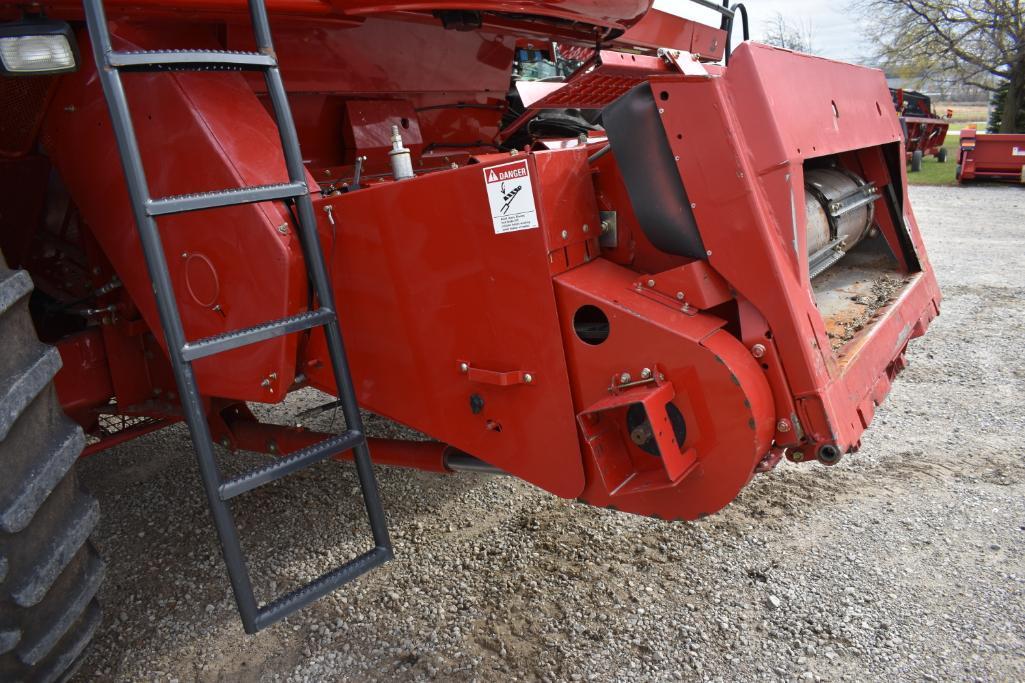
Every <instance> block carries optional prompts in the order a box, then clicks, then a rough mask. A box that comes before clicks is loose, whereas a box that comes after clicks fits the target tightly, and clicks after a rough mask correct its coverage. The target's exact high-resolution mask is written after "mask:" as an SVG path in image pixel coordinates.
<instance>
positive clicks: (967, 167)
mask: <svg viewBox="0 0 1025 683" xmlns="http://www.w3.org/2000/svg"><path fill="white" fill-rule="evenodd" d="M957 178H958V180H959V181H961V182H965V181H970V180H977V179H978V180H1003V181H1010V182H1020V183H1025V134H1014V133H1002V134H990V133H977V132H976V131H974V130H971V129H967V130H963V131H961V156H960V159H959V161H958V176H957Z"/></svg>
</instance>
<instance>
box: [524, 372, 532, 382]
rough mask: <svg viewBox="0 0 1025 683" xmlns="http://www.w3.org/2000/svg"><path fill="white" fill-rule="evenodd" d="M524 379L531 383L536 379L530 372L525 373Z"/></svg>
mask: <svg viewBox="0 0 1025 683" xmlns="http://www.w3.org/2000/svg"><path fill="white" fill-rule="evenodd" d="M523 381H524V382H526V383H527V384H530V383H532V382H533V381H534V376H533V375H532V374H530V373H529V372H528V373H527V374H525V375H523Z"/></svg>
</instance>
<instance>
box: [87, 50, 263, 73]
mask: <svg viewBox="0 0 1025 683" xmlns="http://www.w3.org/2000/svg"><path fill="white" fill-rule="evenodd" d="M107 64H109V65H110V66H112V67H115V68H117V69H126V70H135V71H161V70H166V69H183V70H184V69H217V68H218V67H225V68H230V69H243V70H247V71H249V70H258V69H267V68H270V67H273V66H277V61H276V60H275V59H274V58H273V57H271V56H270V55H265V54H262V53H260V52H235V51H232V50H135V51H131V52H109V53H107Z"/></svg>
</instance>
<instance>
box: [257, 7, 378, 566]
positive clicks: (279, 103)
mask: <svg viewBox="0 0 1025 683" xmlns="http://www.w3.org/2000/svg"><path fill="white" fill-rule="evenodd" d="M250 12H251V14H252V15H253V28H254V34H255V35H256V41H257V47H258V49H260V50H261V51H270V52H271V53H273V51H274V46H273V44H272V42H271V37H270V27H269V23H268V21H267V13H266V8H265V7H264V3H263V0H250ZM264 78H265V81H266V84H267V92H268V95H269V97H270V101H271V105H272V108H273V110H274V118H275V120H276V121H277V124H278V130H279V132H280V135H281V148H282V152H283V153H284V156H285V167H286V170H287V171H288V177H289V181H291V182H306V168H305V166H304V165H303V163H302V157H301V154H300V151H299V137H298V135H297V134H296V130H295V121H294V119H293V117H292V110H291V108H290V107H289V105H288V95H287V93H286V91H285V86H284V83H283V82H282V80H281V71H280V69H279V68H278V67H277V66H274V67H271V68H269V69H267V70H266V71H265V72H264ZM296 208H297V213H298V219H299V226H298V227H299V232H300V236H301V240H300V242H301V243H302V247H303V256H304V258H305V260H306V268H307V270H308V271H309V273H310V277H311V279H312V281H313V282H312V284H313V288H314V292H315V293H316V294H317V297H318V299H319V300H320V305H321V306H323V307H325V308H329V309H331V310H332V311H335V312H336V316H335V321H334V322H332V323H329V324H327V325H325V328H324V331H325V334H326V336H327V346H328V352H329V354H330V356H331V367H332V371H333V374H334V380H335V385H336V386H337V388H338V398H339V399H340V400H341V404H342V414H343V415H344V416H345V424H346V427H347V428H349V429H355V430H358V431H360V432H362V433H365V430H364V428H363V419H362V417H361V415H360V412H359V403H358V402H357V400H356V392H355V390H354V388H353V386H352V378H351V376H350V374H349V371H348V364H347V362H346V358H347V356H346V354H345V344H344V342H343V340H342V333H341V322H340V319H339V318H338V316H337V311H338V309H337V308H336V306H335V302H334V291H333V289H332V287H331V281H330V279H329V278H328V275H327V269H326V267H325V264H324V252H323V249H322V247H321V243H320V235H319V233H318V231H317V219H316V215H315V214H314V211H313V200H312V199H311V198H310V194H309V190H307V193H306V194H304V195H302V196H300V197H297V198H296ZM353 460H354V461H355V463H356V474H357V476H358V478H359V482H360V487H361V488H362V490H363V499H364V504H365V506H366V510H367V516H368V517H369V519H370V528H371V532H372V533H373V536H374V543H375V544H376V545H377V547H380V548H383V549H385V550H387V551H388V554H389V556H390V555H391V541H390V539H389V537H388V522H387V519H386V518H385V515H384V514H383V507H382V504H381V496H380V492H379V490H378V487H377V481H376V478H375V477H374V473H373V466H372V465H371V461H370V449H369V447H368V445H367V443H366V441H364V442H362V443H361V444H360V445H359V446H357V447H356V448H355V449H354V450H353Z"/></svg>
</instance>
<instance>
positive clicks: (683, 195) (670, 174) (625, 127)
mask: <svg viewBox="0 0 1025 683" xmlns="http://www.w3.org/2000/svg"><path fill="white" fill-rule="evenodd" d="M602 120H603V122H604V124H605V132H606V133H607V134H608V136H609V142H610V143H611V144H612V153H613V154H615V155H616V163H618V164H619V170H620V171H621V173H622V175H623V182H624V183H626V189H627V192H628V193H629V194H630V203H631V204H633V209H634V213H635V214H636V215H637V220H638V222H639V223H640V224H641V229H642V230H643V231H644V234H645V235H646V236H647V237H648V239H649V240H651V243H652V244H654V245H655V246H656V247H657V248H658V249H660V250H662V251H664V252H667V253H670V254H676V255H678V256H688V257H690V258H695V259H704V258H706V253H705V246H704V244H703V243H702V242H701V234H700V233H699V232H698V226H697V223H696V222H695V221H694V213H693V212H692V211H691V208H690V199H688V198H687V191H686V190H685V189H684V187H683V182H682V181H681V180H680V174H679V172H678V171H677V170H676V160H675V159H674V158H673V151H672V150H671V149H670V148H669V141H668V140H667V139H666V133H665V129H663V127H662V119H661V116H660V115H659V113H658V105H656V103H655V97H654V95H653V94H652V92H651V87H650V86H649V85H648V84H647V83H642V84H641V85H638V86H637V87H635V88H633V89H632V90H630V92H628V93H626V94H625V95H623V96H622V97H620V98H619V99H618V100H616V101H615V102H613V103H612V104H610V105H609V106H607V107H605V110H604V112H603V113H602Z"/></svg>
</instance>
